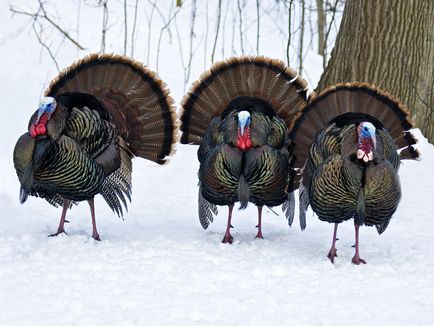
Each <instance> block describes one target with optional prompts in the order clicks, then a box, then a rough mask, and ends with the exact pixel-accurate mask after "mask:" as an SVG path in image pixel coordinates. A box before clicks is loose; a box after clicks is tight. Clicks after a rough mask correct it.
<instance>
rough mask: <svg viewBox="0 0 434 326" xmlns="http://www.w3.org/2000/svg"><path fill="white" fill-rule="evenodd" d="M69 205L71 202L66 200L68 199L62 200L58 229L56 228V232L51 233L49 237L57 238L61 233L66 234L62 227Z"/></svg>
mask: <svg viewBox="0 0 434 326" xmlns="http://www.w3.org/2000/svg"><path fill="white" fill-rule="evenodd" d="M70 205H71V201H70V200H68V199H64V200H63V208H62V215H61V216H60V222H59V227H58V228H57V232H56V233H53V234H50V235H49V237H57V236H58V235H59V234H61V233H65V234H68V233H66V232H65V229H64V227H63V226H64V224H65V221H66V219H65V218H66V211H67V210H68V208H69V206H70ZM68 223H69V222H68Z"/></svg>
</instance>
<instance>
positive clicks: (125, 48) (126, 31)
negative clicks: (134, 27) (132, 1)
mask: <svg viewBox="0 0 434 326" xmlns="http://www.w3.org/2000/svg"><path fill="white" fill-rule="evenodd" d="M127 22H128V17H127V0H124V55H126V54H127V37H128V25H127Z"/></svg>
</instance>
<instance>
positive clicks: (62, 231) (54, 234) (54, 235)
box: [49, 229, 68, 237]
mask: <svg viewBox="0 0 434 326" xmlns="http://www.w3.org/2000/svg"><path fill="white" fill-rule="evenodd" d="M62 233H64V234H66V235H68V233H66V232H65V230H63V229H62V230H57V232H56V233H53V234H50V235H49V237H57V236H58V235H59V234H62Z"/></svg>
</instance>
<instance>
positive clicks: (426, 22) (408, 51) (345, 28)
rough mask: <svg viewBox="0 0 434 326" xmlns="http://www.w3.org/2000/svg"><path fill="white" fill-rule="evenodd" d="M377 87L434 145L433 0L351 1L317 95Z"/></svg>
mask: <svg viewBox="0 0 434 326" xmlns="http://www.w3.org/2000/svg"><path fill="white" fill-rule="evenodd" d="M350 81H363V82H370V83H373V84H375V85H377V86H379V87H380V88H382V89H384V90H386V91H388V92H389V93H391V94H392V95H394V96H396V97H397V98H398V99H400V100H401V101H402V102H403V104H405V105H406V106H407V107H408V109H409V110H410V112H411V114H412V118H413V120H415V122H416V127H418V128H420V129H421V130H422V132H423V134H424V135H425V136H426V137H427V138H428V140H429V141H430V142H431V143H433V142H434V113H433V111H434V1H426V0H398V1H397V0H381V1H374V0H347V1H346V5H345V10H344V13H343V17H342V22H341V26H340V29H339V33H338V36H337V38H336V44H335V47H334V49H333V52H332V55H331V57H330V61H329V63H328V65H327V68H326V69H325V71H324V73H323V74H322V76H321V80H320V82H319V84H318V87H317V91H321V90H322V89H324V88H326V87H327V86H329V85H332V84H335V83H338V82H350Z"/></svg>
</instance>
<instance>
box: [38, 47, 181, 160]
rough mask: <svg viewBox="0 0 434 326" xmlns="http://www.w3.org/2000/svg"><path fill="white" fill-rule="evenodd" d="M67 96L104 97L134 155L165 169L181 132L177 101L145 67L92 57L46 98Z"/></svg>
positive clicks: (56, 83) (69, 70)
mask: <svg viewBox="0 0 434 326" xmlns="http://www.w3.org/2000/svg"><path fill="white" fill-rule="evenodd" d="M68 91H69V92H81V93H89V94H92V95H94V96H96V97H98V98H100V99H101V101H102V102H103V103H104V106H105V107H106V109H107V110H108V111H109V112H110V114H111V116H112V118H113V120H114V122H115V124H116V126H117V128H118V129H119V130H120V134H121V136H122V137H124V138H125V140H127V141H128V142H129V143H130V150H131V151H132V153H133V154H134V155H136V156H140V157H143V158H147V159H149V160H152V161H154V162H157V163H159V164H163V163H165V161H166V156H168V155H170V154H172V153H173V151H174V144H175V143H176V141H177V130H178V128H177V124H176V113H175V107H174V101H173V99H172V97H171V96H170V95H169V90H168V88H167V86H166V84H164V83H163V81H162V80H161V79H159V78H158V77H157V75H156V73H155V72H153V71H151V70H149V69H148V68H147V67H145V66H143V65H142V64H141V63H139V62H137V61H134V60H132V59H130V58H128V57H124V56H120V55H110V54H90V55H88V56H86V57H84V58H83V59H81V60H78V61H77V62H75V63H73V64H72V65H71V66H69V67H68V68H66V69H65V70H64V71H62V72H61V73H60V74H59V76H57V77H56V78H55V79H53V81H52V82H51V83H50V86H49V87H48V89H47V90H46V92H45V95H47V96H53V97H55V96H58V95H60V94H62V93H65V92H68ZM149 145H151V146H149Z"/></svg>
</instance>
